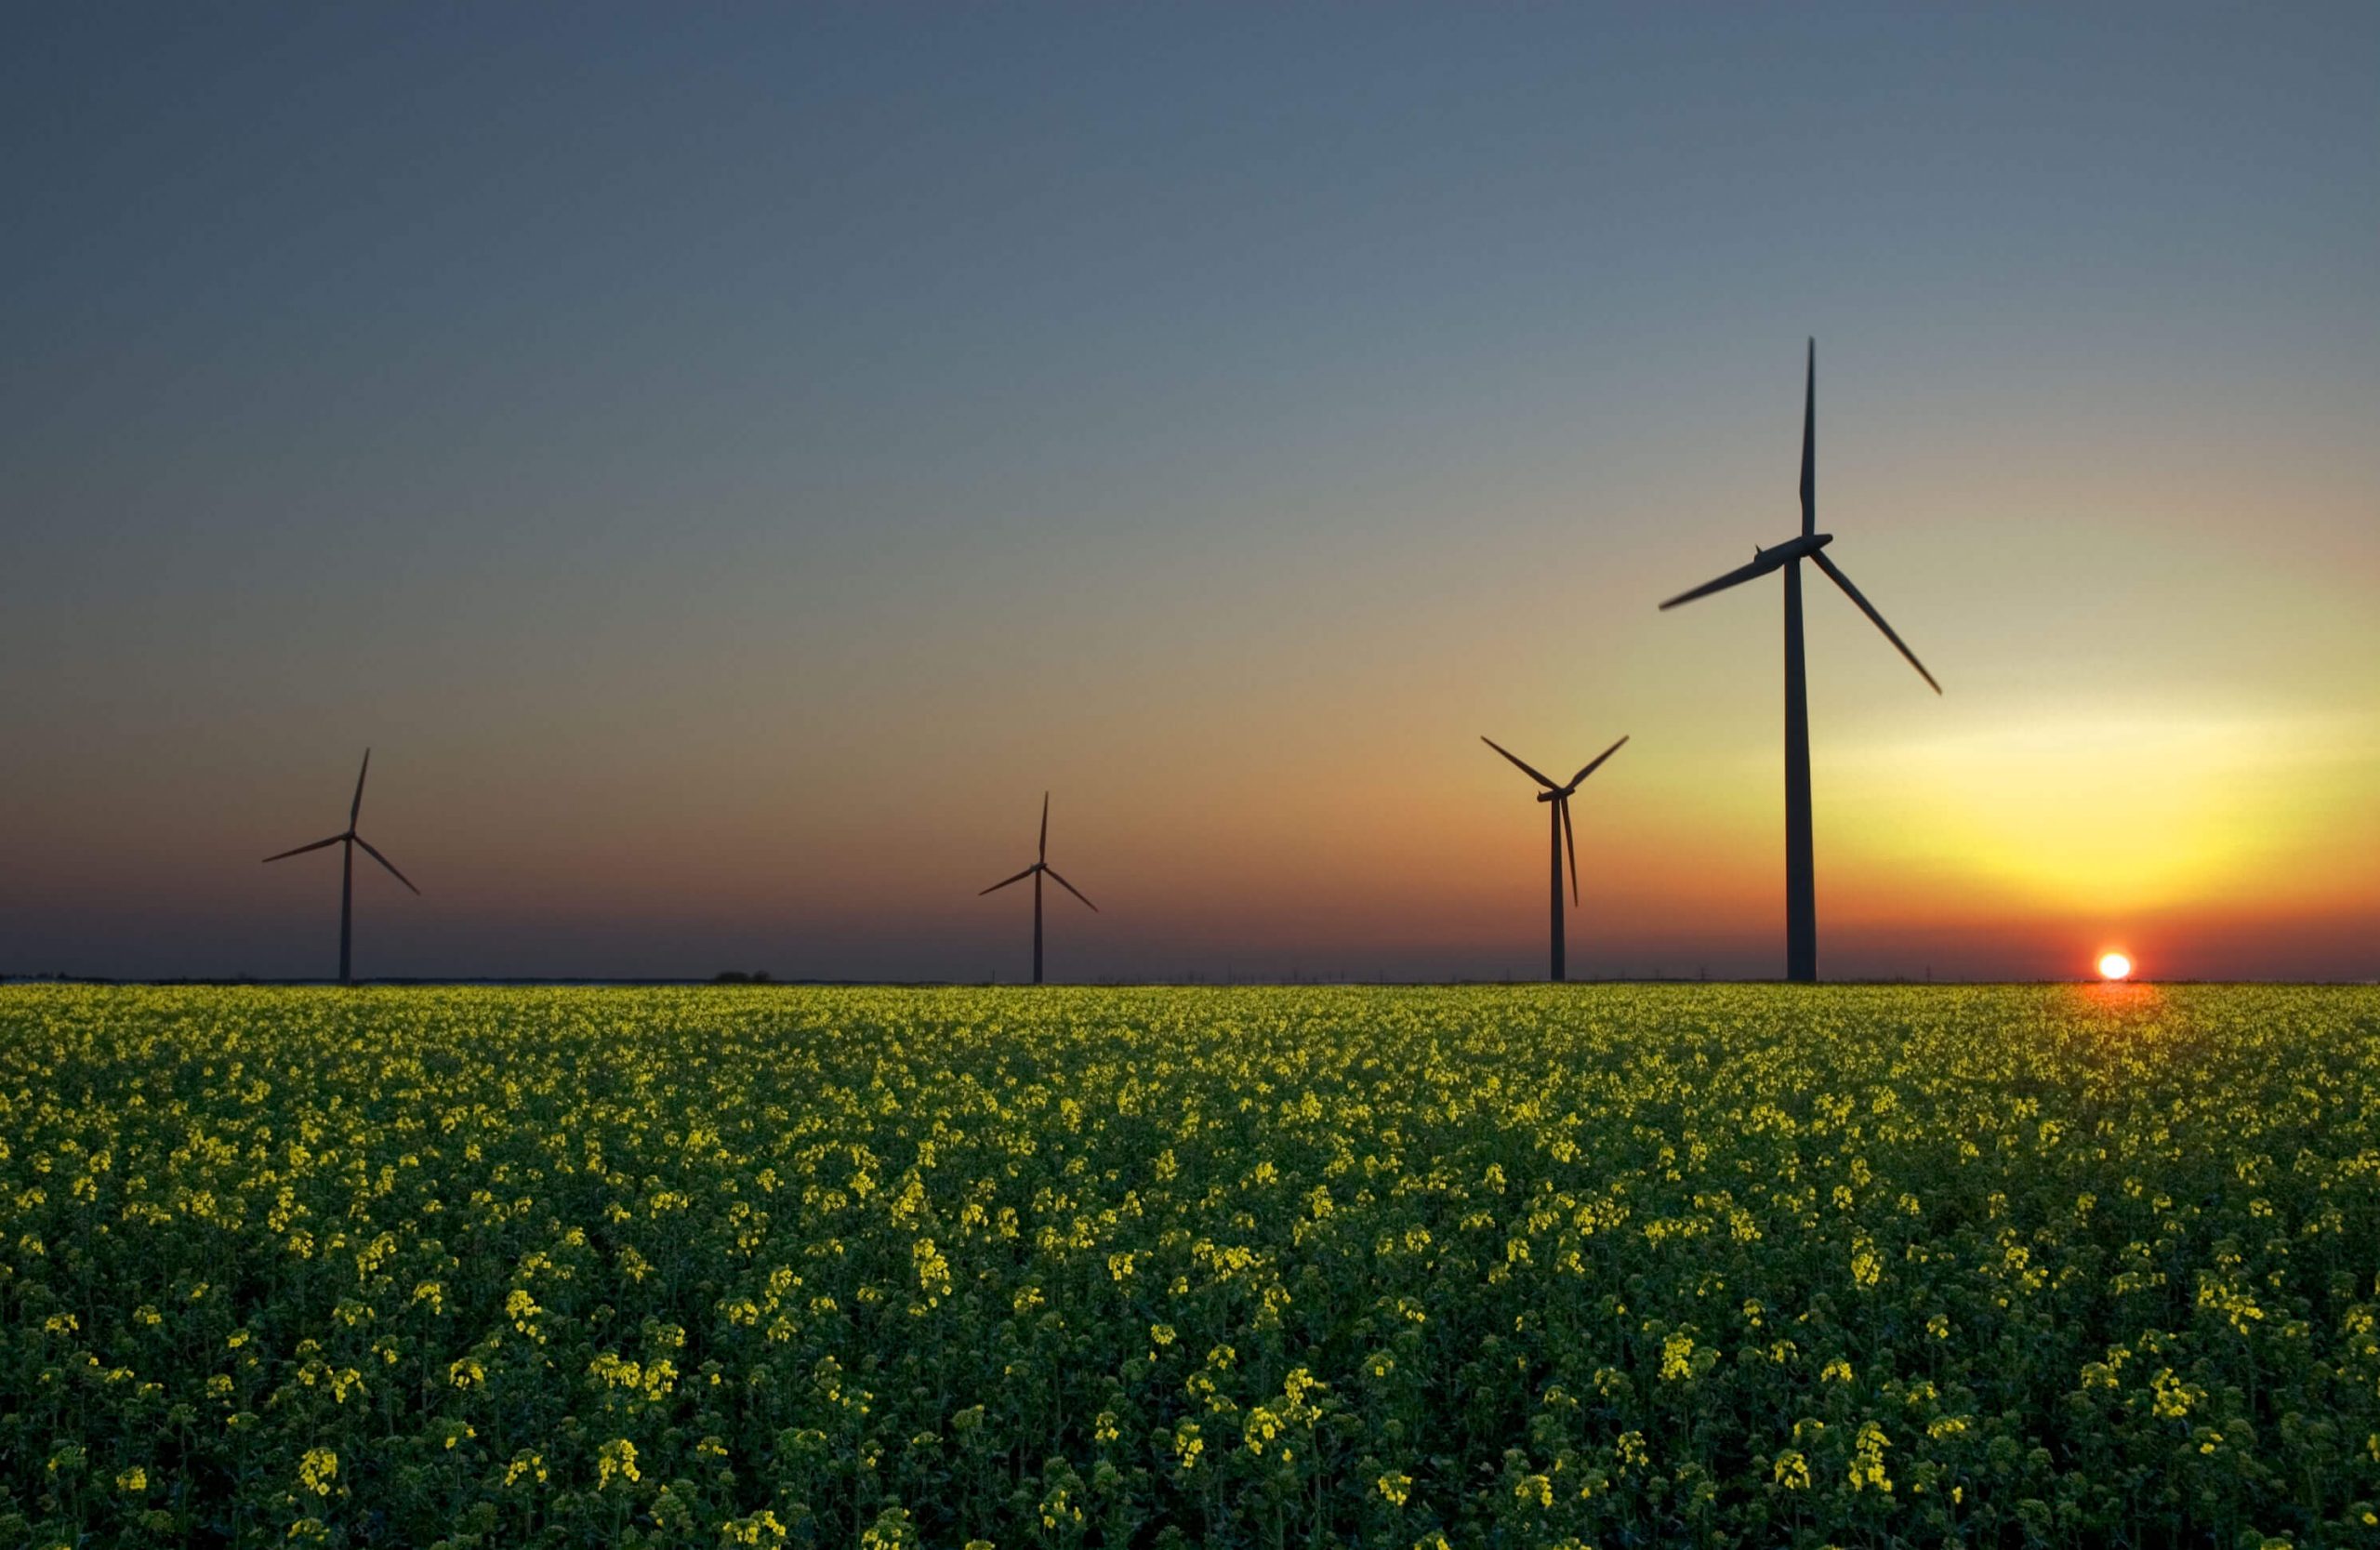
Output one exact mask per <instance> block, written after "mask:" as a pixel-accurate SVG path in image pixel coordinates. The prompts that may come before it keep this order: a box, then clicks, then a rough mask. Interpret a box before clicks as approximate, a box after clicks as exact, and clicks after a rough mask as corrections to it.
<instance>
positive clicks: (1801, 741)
mask: <svg viewBox="0 0 2380 1550" xmlns="http://www.w3.org/2000/svg"><path fill="white" fill-rule="evenodd" d="M1833 541H1834V535H1833V534H1831V533H1820V532H1819V531H1818V340H1816V339H1812V340H1811V341H1810V353H1809V364H1808V368H1807V377H1806V378H1805V383H1804V387H1803V397H1802V533H1801V537H1797V538H1790V539H1788V540H1786V541H1785V542H1784V543H1781V544H1778V546H1777V547H1776V548H1774V549H1762V548H1761V547H1760V546H1758V545H1757V544H1755V545H1753V546H1752V563H1751V564H1749V565H1743V566H1739V568H1737V569H1735V570H1731V571H1729V572H1728V573H1727V574H1726V575H1725V576H1720V577H1719V578H1718V579H1717V580H1715V581H1706V582H1704V583H1703V584H1702V585H1701V586H1699V587H1697V588H1695V589H1694V590H1692V591H1689V592H1680V593H1679V594H1678V595H1677V596H1675V597H1673V598H1672V599H1670V600H1669V601H1668V602H1667V603H1662V604H1661V606H1662V607H1663V608H1674V607H1676V606H1677V605H1678V604H1679V603H1691V602H1693V601H1694V600H1695V599H1696V598H1699V597H1708V596H1710V595H1711V594H1712V592H1721V591H1725V590H1727V589H1728V588H1730V587H1733V586H1735V585H1737V584H1738V583H1739V582H1745V581H1750V580H1751V579H1752V577H1754V576H1766V575H1767V574H1768V573H1769V572H1770V571H1774V570H1782V571H1783V572H1784V573H1785V977H1786V978H1787V979H1789V980H1793V981H1797V982H1799V983H1802V984H1805V985H1806V984H1813V983H1815V982H1816V981H1817V979H1818V883H1817V880H1816V877H1815V875H1814V870H1813V865H1812V859H1811V843H1810V702H1809V688H1808V682H1807V679H1806V675H1805V672H1804V669H1803V665H1802V562H1803V561H1804V560H1807V561H1809V562H1810V563H1813V564H1815V565H1817V566H1818V569H1820V570H1822V571H1824V572H1826V574H1827V576H1828V578H1829V579H1830V580H1831V581H1832V582H1833V583H1834V584H1835V585H1836V586H1838V587H1840V588H1842V589H1843V592H1844V595H1845V597H1848V598H1849V599H1850V600H1851V601H1852V602H1853V603H1857V604H1858V607H1859V612H1861V613H1862V614H1865V615H1867V616H1868V617H1869V619H1870V621H1871V622H1872V623H1873V624H1874V625H1875V627H1876V628H1877V629H1881V630H1883V631H1884V639H1885V640H1887V641H1890V642H1891V643H1893V645H1894V646H1895V647H1896V648H1897V649H1898V651H1899V652H1900V654H1901V655H1902V656H1906V657H1908V658H1909V665H1910V666H1911V667H1912V668H1915V669H1917V675H1918V676H1919V677H1920V678H1923V679H1924V680H1925V682H1927V683H1928V684H1929V685H1931V686H1932V688H1933V690H1934V692H1935V693H1936V694H1937V695H1938V694H1940V693H1941V692H1942V686H1941V685H1940V684H1939V683H1936V682H1934V675H1933V674H1932V673H1929V672H1927V671H1926V670H1925V664H1924V663H1923V662H1920V661H1919V660H1918V659H1917V654H1916V653H1915V652H1913V651H1911V650H1910V649H1909V645H1908V643H1906V642H1904V641H1903V640H1902V639H1901V638H1900V637H1899V636H1898V635H1896V634H1894V633H1893V627H1892V626H1891V625H1888V624H1886V623H1885V622H1884V616H1883V615H1882V614H1879V613H1877V612H1876V606H1875V604H1874V603H1870V602H1869V601H1868V600H1867V599H1866V598H1864V597H1862V596H1860V595H1859V589H1858V588H1857V587H1854V586H1853V585H1852V584H1851V578H1850V577H1849V576H1845V575H1844V574H1843V570H1842V567H1840V566H1838V565H1837V564H1835V563H1834V562H1833V561H1831V560H1830V559H1828V558H1827V557H1826V553H1825V550H1826V546H1827V545H1829V544H1831V543H1832V542H1833Z"/></svg>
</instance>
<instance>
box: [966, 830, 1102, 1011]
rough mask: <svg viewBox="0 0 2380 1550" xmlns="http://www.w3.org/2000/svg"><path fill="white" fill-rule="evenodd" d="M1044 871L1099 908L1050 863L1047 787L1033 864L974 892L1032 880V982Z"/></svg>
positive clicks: (1037, 976)
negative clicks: (1039, 842)
mask: <svg viewBox="0 0 2380 1550" xmlns="http://www.w3.org/2000/svg"><path fill="white" fill-rule="evenodd" d="M1044 872H1047V873H1048V874H1049V875H1050V881H1052V882H1054V883H1056V884H1057V885H1058V886H1059V887H1061V888H1063V889H1064V890H1065V891H1066V892H1067V893H1069V894H1073V895H1074V896H1075V897H1077V898H1078V899H1082V902H1083V903H1085V904H1087V905H1091V913H1093V914H1097V913H1098V912H1099V907H1098V906H1097V905H1095V904H1091V901H1090V900H1089V899H1084V898H1083V894H1082V890H1081V889H1079V888H1078V887H1076V886H1075V885H1074V884H1073V883H1071V882H1068V881H1066V880H1065V879H1064V878H1062V877H1060V876H1059V875H1058V872H1057V868H1054V867H1052V866H1051V865H1050V793H1049V792H1047V791H1044V792H1042V793H1041V845H1040V849H1039V850H1038V852H1036V853H1035V856H1034V861H1033V865H1032V866H1030V867H1027V868H1025V870H1023V871H1021V872H1019V873H1017V874H1016V875H1015V876H1014V877H1009V878H1002V879H1000V881H998V882H995V883H993V884H992V885H991V886H990V887H989V888H986V889H985V890H984V893H983V894H976V895H975V896H976V897H977V898H979V899H980V898H982V897H983V896H984V894H997V893H998V892H999V891H1000V890H1001V889H1003V888H1005V887H1007V886H1008V885H1009V884H1010V883H1012V882H1023V881H1025V879H1026V878H1031V879H1032V880H1033V983H1034V984H1036V985H1038V984H1040V983H1041V875H1042V874H1043V873H1044Z"/></svg>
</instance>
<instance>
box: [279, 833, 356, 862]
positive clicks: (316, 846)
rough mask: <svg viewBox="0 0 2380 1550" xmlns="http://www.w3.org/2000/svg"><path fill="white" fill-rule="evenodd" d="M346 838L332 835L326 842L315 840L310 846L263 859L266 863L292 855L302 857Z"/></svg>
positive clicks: (302, 846) (340, 835) (342, 835)
mask: <svg viewBox="0 0 2380 1550" xmlns="http://www.w3.org/2000/svg"><path fill="white" fill-rule="evenodd" d="M346 838H347V836H346V835H344V834H334V835H332V836H331V837H330V838H329V839H327V840H317V841H314V842H313V843H312V844H311V845H300V846H298V848H297V849H296V850H294V851H283V852H282V853H281V854H279V855H268V856H266V857H265V860H266V861H268V862H271V861H284V860H286V859H288V858H289V857H290V856H293V855H303V854H306V853H307V852H308V851H318V850H321V849H322V848H323V847H324V845H336V844H337V843H338V842H339V841H341V840H344V839H346Z"/></svg>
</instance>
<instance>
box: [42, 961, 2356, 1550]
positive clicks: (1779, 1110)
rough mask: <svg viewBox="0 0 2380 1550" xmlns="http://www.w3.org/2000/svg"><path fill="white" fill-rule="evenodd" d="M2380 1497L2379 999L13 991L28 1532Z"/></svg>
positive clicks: (380, 1532) (1771, 1513) (627, 1539)
mask: <svg viewBox="0 0 2380 1550" xmlns="http://www.w3.org/2000/svg"><path fill="white" fill-rule="evenodd" d="M2375 1502H2380V995H2375V994H2374V993H2373V992H2372V991H2369V990H2361V989H2335V990H2317V989H2278V988H2276V989H2224V988H2212V987H2210V988H2164V989H2160V988H2155V987H2123V988H2117V989H2098V988H2093V989H2070V988H2058V987H2043V988H2006V989H1940V990H1937V989H1924V990H1920V989H1884V988H1830V989H1819V990H1809V989H1799V988H1794V989H1756V988H1741V987H1633V988H1632V987H1543V988H1514V989H1503V988H1497V989H1454V990H1438V989H1414V990H1408V989H1377V990H1361V989H1345V990H1342V989H1327V990H1313V989H1298V990H1260V989H1250V990H1088V989H1086V990H1071V989H1044V990H1040V991H1033V992H1026V991H1013V990H1010V991H977V990H947V991H942V990H935V991H894V990H790V989H789V990H762V989H740V988H739V989H704V990H653V991H615V990H566V989H541V990H481V989H454V990H377V989H375V990H364V991H360V992H352V993H339V992H333V991H308V990H211V989H191V990H182V989H143V990H110V989H88V988H70V987H11V988H7V989H5V990H0V1543H5V1544H18V1543H25V1544H33V1545H48V1544H61V1545H63V1544H78V1545H134V1544H142V1545H146V1544H152V1543H189V1544H224V1543H231V1544H242V1545H265V1544H275V1545H280V1544H287V1543H293V1542H294V1543H317V1544H329V1545H338V1544H349V1545H364V1544H390V1545H418V1546H428V1545H431V1544H432V1543H441V1544H443V1545H445V1546H450V1547H461V1546H467V1545H486V1546H495V1545H510V1544H530V1543H550V1544H557V1545H558V1544H565V1543H567V1544H584V1543H641V1544H647V1545H664V1544H668V1545H681V1544H683V1545H702V1546H706V1547H708V1546H717V1545H739V1544H759V1545H786V1544H833V1545H851V1544H854V1543H857V1544H863V1545H881V1546H896V1545H930V1546H950V1547H953V1550H956V1547H959V1546H961V1545H986V1544H988V1545H994V1546H1006V1547H1016V1546H1023V1545H1045V1544H1046V1545H1076V1544H1088V1543H1101V1544H1113V1545H1122V1544H1127V1543H1131V1544H1188V1543H1201V1544H1217V1545H1231V1544H1249V1545H1255V1544H1270V1545H1285V1544H1288V1543H1291V1542H1295V1543H1300V1544H1307V1545H1320V1544H1325V1543H1360V1544H1381V1545H1393V1546H1397V1547H1400V1550H1401V1547H1403V1546H1407V1545H1440V1544H1444V1545H1449V1546H1472V1545H1488V1544H1495V1545H1500V1546H1502V1545H1514V1546H1524V1545H1544V1546H1555V1545H1580V1544H1603V1545H1606V1546H1617V1545H1622V1544H1650V1543H1688V1542H1693V1543H1713V1544H1758V1545H1770V1544H1807V1545H1812V1546H1815V1545H1818V1544H1821V1543H1899V1542H1903V1541H1907V1542H1910V1543H1971V1544H1994V1545H1999V1544H2016V1543H2053V1542H2056V1543H2076V1542H2095V1543H2217V1544H2223V1545H2230V1544H2234V1543H2251V1544H2261V1543H2271V1544H2281V1543H2293V1542H2294V1543H2306V1544H2346V1543H2373V1542H2374V1541H2375V1539H2380V1515H2375V1508H2374V1505H2373V1504H2374V1503H2375Z"/></svg>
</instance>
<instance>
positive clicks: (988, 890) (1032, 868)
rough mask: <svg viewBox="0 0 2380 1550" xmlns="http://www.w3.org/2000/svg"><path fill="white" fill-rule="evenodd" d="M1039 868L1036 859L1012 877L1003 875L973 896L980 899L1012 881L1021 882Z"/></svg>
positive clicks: (996, 891)
mask: <svg viewBox="0 0 2380 1550" xmlns="http://www.w3.org/2000/svg"><path fill="white" fill-rule="evenodd" d="M1040 869H1041V864H1040V863H1039V862H1038V861H1037V862H1035V863H1034V864H1033V865H1032V866H1030V867H1027V868H1025V870H1023V871H1021V872H1019V873H1017V874H1016V875H1015V876H1014V877H1004V878H1002V879H1000V880H999V881H998V882H995V883H993V884H992V885H991V886H990V887H989V888H986V889H985V890H984V891H983V893H982V894H976V895H975V896H976V897H977V898H979V899H980V898H982V897H983V896H984V894H997V893H998V892H999V891H1000V890H1001V889H1003V888H1005V887H1007V886H1008V885H1009V884H1010V883H1012V882H1023V881H1025V879H1026V878H1029V877H1031V876H1032V875H1033V874H1034V873H1036V872H1038V871H1039V870H1040Z"/></svg>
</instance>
